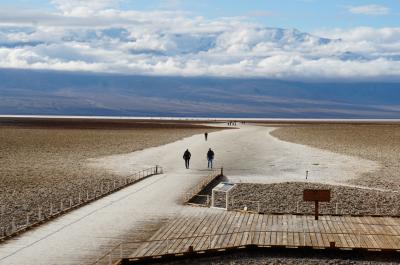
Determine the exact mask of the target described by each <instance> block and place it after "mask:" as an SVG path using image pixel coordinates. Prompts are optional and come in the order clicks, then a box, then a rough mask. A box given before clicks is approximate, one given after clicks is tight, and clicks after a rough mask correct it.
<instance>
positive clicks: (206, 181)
mask: <svg viewBox="0 0 400 265" xmlns="http://www.w3.org/2000/svg"><path fill="white" fill-rule="evenodd" d="M220 170H221V171H220ZM221 172H222V168H221V169H214V170H213V171H212V172H211V174H209V175H207V176H206V177H205V178H203V179H202V180H201V181H200V182H199V183H197V185H196V186H195V187H193V188H192V189H191V190H190V191H188V192H186V194H185V198H184V200H185V203H187V202H189V201H190V200H191V199H192V198H193V197H194V196H195V195H197V194H198V193H199V192H200V191H201V190H202V189H204V188H205V187H206V186H207V185H208V184H209V183H210V182H211V181H212V180H213V179H215V178H216V177H217V176H219V175H221Z"/></svg>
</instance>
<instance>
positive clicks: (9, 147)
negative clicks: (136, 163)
mask: <svg viewBox="0 0 400 265" xmlns="http://www.w3.org/2000/svg"><path fill="white" fill-rule="evenodd" d="M0 123H1V121H0ZM204 130H207V131H209V132H211V131H215V128H213V129H210V128H206V127H203V126H197V125H193V124H187V123H179V124H173V123H166V124H163V123H156V122H153V123H149V122H146V123H140V122H139V123H138V122H136V123H135V122H132V121H129V122H127V123H124V122H121V121H118V122H117V123H113V122H110V121H105V122H93V121H91V122H88V123H82V122H75V121H69V122H63V121H60V120H57V121H54V122H49V121H46V120H45V121H43V120H40V121H37V122H34V121H32V120H30V121H29V123H28V122H22V123H17V124H16V123H15V121H13V122H10V121H8V122H6V123H5V122H3V125H2V126H1V127H0V142H1V147H0V164H1V167H0V190H1V193H0V229H1V227H3V226H6V225H9V224H10V223H11V220H12V219H13V218H15V221H16V223H17V224H24V223H26V215H27V213H29V214H30V221H33V220H35V219H36V218H37V212H38V208H39V207H42V208H43V211H44V212H43V214H46V213H48V212H49V208H50V202H52V203H53V210H54V211H57V210H58V209H59V208H60V207H61V201H62V202H63V205H64V207H65V206H67V205H69V200H70V197H72V198H74V201H75V202H76V201H77V200H78V193H81V192H82V193H83V194H86V191H87V190H88V191H89V192H90V194H93V193H97V194H99V193H100V190H101V188H100V184H101V183H102V184H103V185H104V187H106V186H107V185H110V184H112V183H113V181H114V180H115V179H118V176H116V175H114V174H112V173H110V172H106V171H105V170H98V169H94V168H89V167H87V166H86V160H87V159H88V158H96V157H101V156H105V155H111V154H119V153H128V152H133V151H136V150H141V149H145V148H148V147H152V146H159V145H163V144H166V143H169V142H173V141H176V140H179V139H181V138H184V137H188V136H191V135H193V134H198V133H202V132H204ZM132 173H133V172H132ZM0 232H1V230H0Z"/></svg>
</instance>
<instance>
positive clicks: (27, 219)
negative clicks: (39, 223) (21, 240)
mask: <svg viewBox="0 0 400 265" xmlns="http://www.w3.org/2000/svg"><path fill="white" fill-rule="evenodd" d="M28 225H29V213H26V226H28Z"/></svg>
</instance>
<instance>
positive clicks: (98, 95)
mask: <svg viewBox="0 0 400 265" xmlns="http://www.w3.org/2000/svg"><path fill="white" fill-rule="evenodd" d="M282 34H283V33H282ZM274 36H275V38H278V39H282V38H283V37H282V36H281V35H280V33H279V32H276V33H275V35H274ZM296 36H297V37H298V38H301V39H307V38H309V35H306V36H302V35H301V34H300V35H299V34H297V35H296ZM317 41H329V40H321V39H319V40H317ZM211 42H212V41H210V43H211ZM210 43H208V42H207V41H204V42H199V43H198V45H200V46H201V45H212V44H210ZM349 56H353V55H349ZM0 114H38V115H39V114H43V115H49V114H54V115H118V116H125V115H126V116H191V117H200V116H201V117H254V118H400V83H384V82H365V83H363V82H337V83H335V82H323V83H319V82H295V81H279V80H269V79H255V78H252V79H243V78H241V79H235V78H211V77H160V76H127V75H111V74H91V73H73V72H55V71H31V70H14V69H1V70H0Z"/></svg>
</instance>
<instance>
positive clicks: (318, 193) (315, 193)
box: [303, 190, 331, 202]
mask: <svg viewBox="0 0 400 265" xmlns="http://www.w3.org/2000/svg"><path fill="white" fill-rule="evenodd" d="M303 200H304V201H318V202H330V201H331V190H304V191H303Z"/></svg>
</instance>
